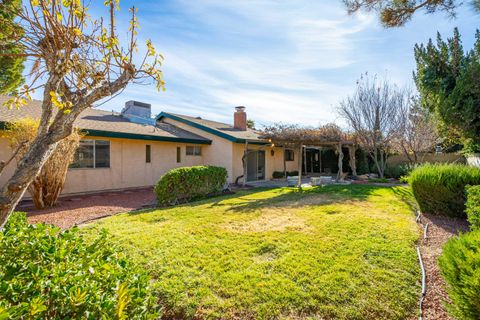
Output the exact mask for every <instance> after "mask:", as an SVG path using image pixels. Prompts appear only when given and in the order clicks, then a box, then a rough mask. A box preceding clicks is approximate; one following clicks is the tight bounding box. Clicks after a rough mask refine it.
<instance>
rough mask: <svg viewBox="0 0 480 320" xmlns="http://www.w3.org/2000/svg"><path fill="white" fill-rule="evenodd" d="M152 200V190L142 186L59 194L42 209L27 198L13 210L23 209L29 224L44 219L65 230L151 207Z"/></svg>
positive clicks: (153, 201) (43, 220)
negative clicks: (36, 207)
mask: <svg viewBox="0 0 480 320" xmlns="http://www.w3.org/2000/svg"><path fill="white" fill-rule="evenodd" d="M154 203H155V196H154V194H153V189H152V188H143V189H135V190H127V191H115V192H103V193H96V194H91V195H77V196H69V197H62V198H60V200H59V202H58V204H57V205H56V206H55V207H53V208H48V209H43V210H37V209H35V208H34V207H33V204H32V202H31V201H26V202H23V203H21V204H20V205H19V206H17V209H16V210H17V211H25V212H27V214H28V221H29V222H30V223H39V222H44V223H49V224H54V225H56V226H58V227H60V228H62V229H68V228H70V227H73V226H75V225H79V224H82V223H86V222H88V221H91V220H95V219H99V218H103V217H107V216H111V215H114V214H117V213H122V212H129V211H134V210H138V209H142V208H145V207H151V206H153V205H154Z"/></svg>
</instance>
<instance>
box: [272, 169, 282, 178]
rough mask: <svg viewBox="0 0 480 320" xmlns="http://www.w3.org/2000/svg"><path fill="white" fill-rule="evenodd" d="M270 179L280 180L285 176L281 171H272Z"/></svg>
mask: <svg viewBox="0 0 480 320" xmlns="http://www.w3.org/2000/svg"><path fill="white" fill-rule="evenodd" d="M272 178H273V179H281V178H285V175H284V174H283V171H273V173H272Z"/></svg>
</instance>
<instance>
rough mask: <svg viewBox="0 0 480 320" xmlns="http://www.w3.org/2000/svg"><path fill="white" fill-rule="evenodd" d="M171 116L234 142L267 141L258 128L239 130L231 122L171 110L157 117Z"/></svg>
mask: <svg viewBox="0 0 480 320" xmlns="http://www.w3.org/2000/svg"><path fill="white" fill-rule="evenodd" d="M164 117H165V118H171V119H173V120H177V121H180V122H183V123H186V124H190V125H192V124H193V125H194V126H195V127H197V128H199V129H203V130H205V129H207V131H209V132H210V133H213V134H215V132H217V133H219V135H220V136H223V137H224V138H226V139H228V140H230V141H233V142H245V141H250V142H265V140H262V139H260V138H259V136H260V132H259V131H257V130H252V129H249V128H247V130H245V131H244V130H239V129H235V128H234V127H233V126H232V125H231V124H227V123H222V122H217V121H211V120H206V119H202V118H198V117H191V116H186V115H182V114H176V113H170V112H162V113H160V114H159V115H158V116H157V119H159V120H160V119H162V118H164Z"/></svg>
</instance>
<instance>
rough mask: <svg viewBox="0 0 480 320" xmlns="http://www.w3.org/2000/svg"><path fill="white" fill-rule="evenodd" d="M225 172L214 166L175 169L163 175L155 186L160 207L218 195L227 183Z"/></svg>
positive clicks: (223, 169)
mask: <svg viewBox="0 0 480 320" xmlns="http://www.w3.org/2000/svg"><path fill="white" fill-rule="evenodd" d="M227 175H228V174H227V170H226V169H225V168H222V167H214V166H194V167H183V168H176V169H173V170H170V171H168V172H167V173H166V174H165V175H163V176H162V177H161V178H160V180H159V181H158V182H157V184H156V185H155V194H156V195H157V199H158V203H159V204H160V205H169V204H173V203H177V202H187V201H190V200H194V199H200V198H203V197H206V196H207V195H212V194H218V193H220V192H221V191H222V190H223V187H224V186H225V184H226V183H227Z"/></svg>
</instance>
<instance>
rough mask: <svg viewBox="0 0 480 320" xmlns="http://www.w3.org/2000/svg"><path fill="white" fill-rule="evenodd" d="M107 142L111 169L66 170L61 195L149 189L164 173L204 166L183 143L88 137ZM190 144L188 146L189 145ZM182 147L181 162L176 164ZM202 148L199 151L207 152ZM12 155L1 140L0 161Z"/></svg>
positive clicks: (9, 172)
mask: <svg viewBox="0 0 480 320" xmlns="http://www.w3.org/2000/svg"><path fill="white" fill-rule="evenodd" d="M88 139H99V140H109V141H110V168H96V169H83V168H82V169H69V170H68V173H67V179H66V182H65V188H64V190H63V194H69V193H84V192H94V191H101V190H113V189H126V188H135V187H144V186H152V185H154V184H155V182H156V181H157V180H158V179H159V178H160V176H161V175H162V174H164V173H165V172H166V171H168V170H170V169H173V168H176V167H183V166H194V165H202V164H204V159H203V156H187V155H186V151H185V147H186V145H187V144H184V143H172V142H160V141H147V140H131V139H115V138H102V137H98V138H97V137H88ZM147 144H149V145H151V163H146V161H145V145H147ZM189 145H190V144H189ZM177 147H181V151H182V153H181V163H177ZM208 147H209V146H208V145H202V151H204V150H205V149H208ZM10 154H11V150H10V149H9V148H8V144H7V142H6V140H5V139H0V159H2V160H3V159H7V158H8V156H9V155H10ZM14 167H15V164H14V163H12V164H10V165H9V166H8V167H7V168H6V171H5V172H4V174H2V175H1V176H0V185H3V184H4V183H5V182H6V181H7V179H8V178H9V177H10V176H11V175H12V173H13V170H14Z"/></svg>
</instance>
